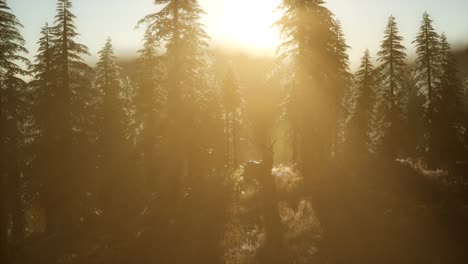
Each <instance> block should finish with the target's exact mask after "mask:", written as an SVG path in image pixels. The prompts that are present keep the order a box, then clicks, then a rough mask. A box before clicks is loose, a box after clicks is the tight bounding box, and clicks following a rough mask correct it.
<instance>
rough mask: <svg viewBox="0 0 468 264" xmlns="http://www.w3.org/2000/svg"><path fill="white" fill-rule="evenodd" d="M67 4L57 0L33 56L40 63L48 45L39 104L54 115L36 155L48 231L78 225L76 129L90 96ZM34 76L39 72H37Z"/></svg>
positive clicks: (79, 143)
mask: <svg viewBox="0 0 468 264" xmlns="http://www.w3.org/2000/svg"><path fill="white" fill-rule="evenodd" d="M71 8H72V3H71V1H70V0H58V2H57V15H56V16H55V19H56V20H55V25H54V27H53V28H51V29H50V33H51V35H50V36H51V39H49V36H48V33H47V34H46V35H47V37H46V38H45V39H43V40H42V41H41V42H42V43H43V44H44V45H43V46H42V49H43V50H42V51H41V50H40V54H42V55H44V56H43V57H37V59H38V60H39V61H40V62H41V63H43V64H44V66H45V65H46V62H47V61H48V56H46V54H49V53H48V49H49V48H51V49H52V51H51V54H52V55H51V72H52V77H51V80H50V84H51V85H47V86H42V87H41V89H47V90H46V91H44V92H43V94H46V97H45V98H44V100H45V101H44V102H43V104H44V105H48V106H49V108H48V110H50V111H51V112H53V113H54V115H53V118H50V119H49V120H47V122H46V124H45V126H46V127H44V133H43V134H42V135H41V138H39V139H38V140H45V141H46V142H45V143H44V144H45V145H46V146H47V148H46V149H43V151H45V152H42V153H41V155H45V156H47V157H48V159H47V161H46V163H45V164H43V165H42V166H44V168H45V171H46V173H47V178H46V179H44V194H43V196H44V201H45V208H46V215H47V230H48V232H61V231H65V230H72V229H73V227H76V226H77V225H78V222H79V221H78V220H79V216H77V215H76V213H77V210H75V209H77V206H78V201H77V199H78V197H79V196H80V195H79V193H80V191H79V188H80V187H81V185H80V184H81V182H80V180H83V179H79V178H78V175H77V174H78V172H79V171H80V169H82V167H83V164H80V162H79V157H84V156H86V155H84V154H83V148H82V145H83V143H84V142H83V141H82V140H83V137H84V134H83V133H81V132H80V133H81V134H80V135H78V132H79V131H86V129H83V128H84V125H85V123H84V121H86V120H87V119H86V118H83V117H82V116H81V115H82V114H84V106H85V105H86V103H87V101H88V100H90V99H89V93H90V79H89V75H90V71H91V69H90V68H89V66H88V65H87V64H86V63H85V62H84V61H83V59H82V58H81V56H82V55H87V54H88V51H87V48H86V46H84V45H82V44H79V43H77V42H76V41H75V40H74V39H75V38H76V37H77V36H78V33H77V32H76V27H75V25H74V19H75V15H74V14H73V13H72V12H71ZM46 41H47V42H48V41H50V46H49V44H47V45H45V44H46ZM46 46H47V49H45V47H46ZM40 49H41V47H40ZM38 70H39V71H41V72H42V74H43V73H45V72H48V71H45V69H42V70H41V69H40V68H38ZM38 73H40V72H38ZM36 77H38V78H42V79H43V78H44V76H41V75H37V76H36ZM36 80H37V79H36ZM48 114H49V115H50V113H48ZM79 146H80V147H79ZM78 155H80V156H78Z"/></svg>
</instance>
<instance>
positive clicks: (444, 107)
mask: <svg viewBox="0 0 468 264" xmlns="http://www.w3.org/2000/svg"><path fill="white" fill-rule="evenodd" d="M437 60H438V62H439V65H438V67H439V69H438V70H437V72H436V73H437V75H438V76H437V82H436V83H435V85H434V93H435V96H434V109H435V110H434V113H433V115H434V120H433V122H434V127H433V128H434V131H433V134H432V135H433V137H434V138H433V143H432V147H433V148H434V149H433V150H432V151H433V153H434V154H433V155H437V156H435V157H434V158H435V159H437V160H438V161H439V162H440V163H441V164H442V165H445V166H447V165H454V163H455V162H456V161H457V159H458V158H459V157H460V154H461V153H460V152H461V151H462V149H461V148H460V146H461V145H462V144H461V143H462V141H461V135H460V127H462V125H463V122H462V116H463V105H462V100H463V99H462V93H463V90H462V83H461V81H460V80H459V79H458V71H457V63H456V61H455V58H454V57H453V54H452V51H451V47H450V44H449V43H448V40H447V37H446V36H445V34H442V35H441V37H440V50H439V54H438V58H437Z"/></svg>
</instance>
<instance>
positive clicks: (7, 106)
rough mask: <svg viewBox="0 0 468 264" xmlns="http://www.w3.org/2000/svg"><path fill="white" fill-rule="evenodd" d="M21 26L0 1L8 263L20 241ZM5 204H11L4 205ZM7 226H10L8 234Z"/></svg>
mask: <svg viewBox="0 0 468 264" xmlns="http://www.w3.org/2000/svg"><path fill="white" fill-rule="evenodd" d="M20 27H22V25H21V23H20V22H19V21H18V19H17V18H16V16H15V15H14V14H12V13H11V9H10V8H9V7H8V5H7V4H6V2H5V1H3V0H0V36H1V38H0V159H1V161H0V162H1V163H0V262H2V263H10V260H9V253H10V246H11V245H10V244H9V241H12V240H13V241H15V242H18V241H16V240H18V239H22V236H23V234H22V233H23V232H24V225H23V224H22V223H24V221H25V219H24V208H23V206H22V204H21V196H22V193H21V191H20V190H21V179H20V175H21V169H20V162H21V161H20V158H19V151H20V148H21V145H20V144H21V131H20V125H21V107H22V105H23V104H22V103H21V102H22V99H21V95H22V94H23V93H24V92H25V87H26V85H25V82H24V81H23V80H22V79H21V78H20V77H18V76H19V75H25V74H27V72H26V71H25V70H23V69H22V68H21V66H20V65H19V63H26V64H28V63H29V61H28V60H27V59H26V58H25V57H23V56H22V54H24V53H27V50H26V48H25V47H24V44H25V41H24V39H23V37H22V36H21V34H20V32H19V28H20ZM8 201H10V202H11V204H10V203H7V202H8ZM10 226H12V229H11V232H9V230H10ZM9 236H12V237H9Z"/></svg>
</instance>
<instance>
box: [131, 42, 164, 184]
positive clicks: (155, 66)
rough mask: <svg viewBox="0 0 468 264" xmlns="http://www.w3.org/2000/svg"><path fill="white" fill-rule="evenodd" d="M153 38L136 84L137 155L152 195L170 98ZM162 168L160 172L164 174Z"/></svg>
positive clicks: (144, 51) (140, 60)
mask: <svg viewBox="0 0 468 264" xmlns="http://www.w3.org/2000/svg"><path fill="white" fill-rule="evenodd" d="M156 49H157V46H156V43H155V41H154V40H153V39H152V36H151V35H150V34H148V33H147V34H146V35H145V42H144V47H143V49H141V50H139V52H138V53H139V54H140V57H139V58H138V68H139V71H138V74H137V80H136V82H135V118H136V122H137V128H138V136H137V152H138V154H139V155H141V158H142V162H143V163H142V164H143V170H144V174H145V175H144V178H145V181H146V182H147V183H148V186H147V187H149V188H150V191H153V188H154V187H155V186H154V185H155V182H156V181H157V177H159V176H160V175H158V173H160V171H159V172H158V167H160V166H159V165H158V164H160V161H158V160H157V155H158V154H157V152H158V148H159V151H161V150H160V148H161V133H162V131H160V130H158V127H159V126H160V125H161V122H162V120H161V119H162V115H163V106H164V104H165V100H166V98H165V97H166V94H165V93H164V91H163V89H162V84H161V81H162V77H163V76H162V72H161V58H160V57H158V55H157V52H156ZM160 169H161V168H159V170H160Z"/></svg>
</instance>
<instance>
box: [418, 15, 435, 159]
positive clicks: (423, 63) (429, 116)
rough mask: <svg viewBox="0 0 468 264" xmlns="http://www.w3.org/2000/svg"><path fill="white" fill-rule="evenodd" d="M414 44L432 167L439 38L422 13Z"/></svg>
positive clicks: (427, 147) (428, 156) (428, 19)
mask: <svg viewBox="0 0 468 264" xmlns="http://www.w3.org/2000/svg"><path fill="white" fill-rule="evenodd" d="M413 43H415V44H416V54H417V56H418V57H417V59H416V67H415V69H414V78H415V80H416V85H417V87H418V89H419V91H420V92H421V93H423V94H424V95H425V96H426V103H425V105H424V106H425V108H426V113H425V116H424V118H425V120H426V126H427V134H426V135H425V136H426V137H427V138H426V140H427V143H426V147H425V149H427V153H426V154H427V158H428V162H429V164H430V165H431V166H432V165H434V162H436V159H437V158H436V157H435V156H434V155H436V154H435V153H437V150H436V149H434V146H433V144H435V141H436V139H435V138H434V133H435V131H434V130H435V129H436V127H435V123H434V114H435V112H436V106H435V101H436V98H437V96H439V95H438V94H437V91H436V87H435V86H436V82H437V81H438V80H437V75H438V72H437V71H438V69H439V63H440V62H439V60H438V59H439V57H438V54H439V52H440V38H439V35H438V34H437V33H436V32H435V30H434V28H433V27H432V20H431V19H430V17H429V15H428V14H427V13H424V15H423V20H422V22H421V27H420V29H419V33H418V35H417V37H416V40H415V41H414V42H413Z"/></svg>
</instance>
